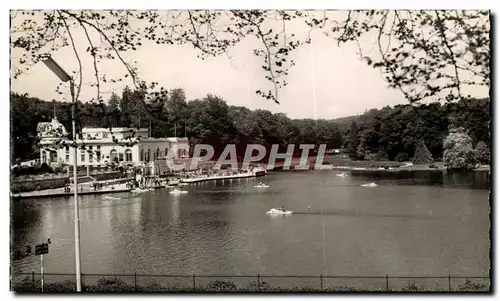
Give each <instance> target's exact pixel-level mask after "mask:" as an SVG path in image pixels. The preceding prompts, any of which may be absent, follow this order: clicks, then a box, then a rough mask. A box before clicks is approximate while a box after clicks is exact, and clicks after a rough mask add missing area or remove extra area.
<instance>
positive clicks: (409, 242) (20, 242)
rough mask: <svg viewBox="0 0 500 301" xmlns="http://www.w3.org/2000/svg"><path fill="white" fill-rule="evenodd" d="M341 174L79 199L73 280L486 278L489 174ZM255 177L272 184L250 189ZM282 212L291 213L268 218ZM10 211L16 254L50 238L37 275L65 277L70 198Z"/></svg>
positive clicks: (33, 260) (23, 265) (22, 265)
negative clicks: (78, 267) (78, 266)
mask: <svg viewBox="0 0 500 301" xmlns="http://www.w3.org/2000/svg"><path fill="white" fill-rule="evenodd" d="M338 173H339V172H335V171H304V172H273V173H270V174H269V175H268V176H266V177H261V178H257V179H240V180H231V181H229V180H227V181H218V182H204V183H198V184H193V185H191V186H186V187H185V189H187V190H188V191H189V193H188V194H184V195H172V194H169V193H168V190H167V189H162V190H156V191H151V192H147V193H144V194H140V195H134V194H131V193H120V194H115V195H112V197H114V198H120V199H110V196H83V197H81V202H80V206H81V210H80V218H81V252H82V259H81V260H82V261H81V263H82V273H89V274H120V273H122V274H133V273H134V272H136V273H138V274H175V275H192V274H196V275H250V276H252V275H257V274H260V275H268V276H273V275H274V276H287V275H310V276H319V275H320V274H322V275H324V276H325V275H328V276H336V275H344V276H355V275H356V276H384V275H389V276H448V275H449V274H451V275H452V276H464V277H470V276H488V275H489V268H490V260H489V252H490V241H489V230H490V216H489V214H490V209H489V200H488V199H489V191H488V173H480V172H476V173H471V174H466V175H462V174H445V175H443V174H441V173H440V174H439V175H436V174H430V173H427V174H425V173H422V172H420V173H418V174H413V175H406V176H404V177H403V176H395V175H394V173H392V175H389V173H387V172H386V173H384V172H379V173H377V174H368V173H359V174H358V173H348V176H347V177H339V176H337V174H338ZM258 181H264V182H265V183H266V184H268V185H270V187H269V188H260V189H259V188H254V187H253V186H254V185H255V184H256V183H257V182H258ZM366 182H376V183H377V184H379V186H378V187H373V188H370V187H361V186H360V185H361V184H363V183H366ZM283 205H284V206H286V207H287V209H289V210H294V211H295V213H296V214H293V215H290V216H269V215H267V214H266V212H267V211H268V210H269V209H271V208H278V207H281V206H283ZM12 210H13V216H15V223H14V224H13V234H12V241H13V244H14V246H17V247H20V246H25V245H28V244H32V245H34V244H36V243H39V242H42V241H45V240H46V239H47V238H50V239H51V241H52V244H51V245H50V253H49V254H48V255H45V257H44V261H45V264H44V268H45V272H46V273H74V240H73V235H74V228H73V201H72V199H71V198H52V199H37V200H21V201H17V202H16V203H14V204H13V206H12ZM23 249H24V247H23ZM39 268H40V260H39V258H38V257H35V256H31V257H27V258H24V259H22V260H19V261H15V262H13V263H12V270H13V272H29V273H31V272H32V271H35V272H38V271H39ZM47 277H49V276H47ZM47 277H46V279H47ZM53 277H56V276H53ZM90 277H91V276H86V277H85V279H86V280H84V281H90V280H88V279H90ZM73 278H74V277H73ZM46 281H48V280H46ZM189 281H190V280H189ZM207 281H208V280H207ZM245 281H246V282H248V281H250V280H245ZM283 281H285V280H283ZM286 281H292V280H286ZM293 281H296V280H293ZM311 281H312V280H311ZM332 281H333V280H332ZM360 281H361V282H362V283H364V284H360V283H361V282H360ZM394 281H396V280H394ZM401 281H403V282H405V283H406V282H407V280H401ZM436 281H437V280H436ZM269 282H272V281H271V280H270V281H269ZM380 283H382V284H383V283H385V279H383V280H379V279H372V280H369V279H368V280H349V279H348V280H345V281H344V282H343V283H342V285H353V286H355V285H373V286H377V285H379V284H380ZM443 283H446V286H447V280H446V282H443ZM438 286H444V284H439V285H438Z"/></svg>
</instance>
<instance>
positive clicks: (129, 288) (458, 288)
mask: <svg viewBox="0 0 500 301" xmlns="http://www.w3.org/2000/svg"><path fill="white" fill-rule="evenodd" d="M193 287H195V288H193ZM489 289H490V288H489V285H487V284H486V283H481V282H477V281H475V282H473V281H471V280H468V279H466V280H465V281H464V282H462V283H460V284H458V285H455V286H453V287H451V286H449V287H448V288H447V289H435V288H430V287H429V288H426V287H424V286H418V285H416V284H415V283H413V282H412V281H408V282H407V283H406V284H405V285H403V286H401V287H397V288H395V287H390V286H388V287H387V286H385V285H383V287H380V288H374V289H360V288H354V287H349V286H324V287H323V288H319V287H308V286H301V285H300V284H299V285H297V284H295V285H292V286H272V285H270V284H269V283H267V282H266V281H259V280H257V281H251V282H248V283H247V284H246V285H238V284H236V283H235V282H233V281H231V280H227V279H223V280H214V281H210V282H208V283H207V284H206V285H196V284H195V283H194V286H193V285H179V284H174V285H162V284H159V283H157V282H150V283H148V284H146V285H143V284H129V283H126V282H124V281H123V280H121V279H119V278H116V277H113V278H100V279H99V280H98V281H97V283H96V284H95V285H84V286H83V291H84V292H91V293H95V292H107V293H114V292H269V293H279V292H447V291H454V292H488V291H489ZM11 290H12V291H14V292H18V293H35V292H38V293H40V292H41V285H40V281H39V280H38V281H35V282H32V281H31V279H30V278H29V277H26V279H24V280H23V281H22V282H21V283H19V284H16V285H13V286H12V289H11ZM75 291H76V285H75V283H74V282H72V281H65V282H57V283H46V284H45V285H44V293H68V292H75Z"/></svg>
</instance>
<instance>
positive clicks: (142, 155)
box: [141, 148, 144, 161]
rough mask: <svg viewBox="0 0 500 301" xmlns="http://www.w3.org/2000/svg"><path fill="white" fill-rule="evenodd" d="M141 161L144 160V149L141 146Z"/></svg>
mask: <svg viewBox="0 0 500 301" xmlns="http://www.w3.org/2000/svg"><path fill="white" fill-rule="evenodd" d="M141 161H144V150H143V149H142V148H141Z"/></svg>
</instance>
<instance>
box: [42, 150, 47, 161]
mask: <svg viewBox="0 0 500 301" xmlns="http://www.w3.org/2000/svg"><path fill="white" fill-rule="evenodd" d="M42 163H47V152H46V151H42Z"/></svg>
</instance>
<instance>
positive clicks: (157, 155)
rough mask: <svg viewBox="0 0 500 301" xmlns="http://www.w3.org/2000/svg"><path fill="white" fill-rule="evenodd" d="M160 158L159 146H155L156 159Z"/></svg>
mask: <svg viewBox="0 0 500 301" xmlns="http://www.w3.org/2000/svg"><path fill="white" fill-rule="evenodd" d="M158 158H160V148H156V160H158Z"/></svg>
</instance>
